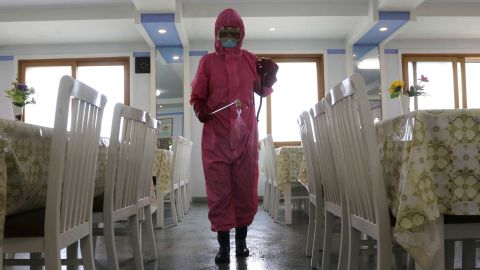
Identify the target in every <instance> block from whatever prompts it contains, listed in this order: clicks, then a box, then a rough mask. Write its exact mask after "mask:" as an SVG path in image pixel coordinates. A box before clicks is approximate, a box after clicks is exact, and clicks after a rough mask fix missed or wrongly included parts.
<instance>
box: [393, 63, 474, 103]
mask: <svg viewBox="0 0 480 270" xmlns="http://www.w3.org/2000/svg"><path fill="white" fill-rule="evenodd" d="M470 59H480V54H402V78H403V81H404V82H405V84H406V86H407V87H410V85H409V76H408V63H409V62H412V63H413V69H414V70H413V76H414V78H413V81H417V78H416V62H452V70H453V84H454V86H453V88H454V89H453V91H454V93H453V97H454V104H455V109H458V108H460V97H459V93H460V91H459V89H458V87H459V80H460V81H461V86H462V89H461V93H462V106H461V107H462V108H463V109H465V108H467V75H466V65H465V63H466V62H467V60H470ZM459 65H460V72H461V76H460V78H459V76H458V75H459V74H458V73H459V72H458V66H459ZM414 102H415V108H418V102H417V97H415V100H414Z"/></svg>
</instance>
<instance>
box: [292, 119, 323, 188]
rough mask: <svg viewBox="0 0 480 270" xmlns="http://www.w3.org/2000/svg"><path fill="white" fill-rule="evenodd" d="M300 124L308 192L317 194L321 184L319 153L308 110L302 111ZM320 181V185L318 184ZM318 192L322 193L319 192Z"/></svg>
mask: <svg viewBox="0 0 480 270" xmlns="http://www.w3.org/2000/svg"><path fill="white" fill-rule="evenodd" d="M297 122H298V126H299V128H300V138H301V140H302V148H303V156H304V158H305V166H306V169H307V179H308V192H309V193H310V194H315V195H316V194H317V190H318V189H317V186H318V188H320V187H321V185H320V171H319V167H318V165H319V164H318V153H317V149H316V147H315V141H314V135H313V131H312V122H311V121H310V115H309V114H308V112H302V113H301V114H300V116H299V117H298V120H297ZM317 183H318V185H317ZM318 194H321V192H319V193H318Z"/></svg>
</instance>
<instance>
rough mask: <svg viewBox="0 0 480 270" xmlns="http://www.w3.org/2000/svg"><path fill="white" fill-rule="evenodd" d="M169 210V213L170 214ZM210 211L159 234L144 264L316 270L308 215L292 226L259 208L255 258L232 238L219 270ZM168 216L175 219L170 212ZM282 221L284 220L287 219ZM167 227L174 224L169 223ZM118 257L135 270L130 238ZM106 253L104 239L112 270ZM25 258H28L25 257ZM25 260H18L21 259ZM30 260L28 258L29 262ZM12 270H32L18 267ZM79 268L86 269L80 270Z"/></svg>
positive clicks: (253, 230) (196, 212)
mask: <svg viewBox="0 0 480 270" xmlns="http://www.w3.org/2000/svg"><path fill="white" fill-rule="evenodd" d="M167 211H168V210H167ZM207 213H208V208H207V205H206V204H204V203H195V204H193V205H192V209H191V210H190V212H189V213H188V215H187V216H186V217H185V218H184V219H183V220H182V222H180V223H179V225H178V226H170V227H168V228H166V229H157V230H156V231H155V235H156V241H157V250H158V260H157V261H148V260H145V262H144V263H145V269H146V270H147V269H152V270H153V269H182V270H183V269H186V270H189V269H229V270H235V269H253V270H262V269H269V270H270V269H271V270H277V269H311V268H310V267H309V265H310V259H309V258H307V257H306V256H305V243H306V237H307V224H308V216H307V215H306V214H305V213H304V211H303V210H297V211H294V212H293V220H294V224H293V225H288V226H286V225H282V224H276V223H274V222H273V220H272V218H270V216H269V215H268V214H267V213H266V212H264V211H263V208H262V207H261V206H259V210H258V213H257V215H256V217H255V220H254V223H253V224H252V226H250V227H249V230H248V238H247V245H248V247H249V249H250V254H251V255H250V257H248V258H247V259H237V258H236V257H235V233H234V231H232V234H231V249H232V251H231V262H230V264H229V265H222V266H220V267H218V266H216V265H215V263H214V260H213V258H214V256H215V254H216V252H217V250H218V243H217V239H216V234H215V233H213V232H211V231H210V222H209V221H208V217H207ZM166 216H167V217H170V215H169V214H168V213H166ZM280 218H282V219H283V216H281V217H280ZM166 223H167V226H168V224H173V221H172V220H168V218H167V222H166ZM116 239H117V245H116V247H117V252H118V256H119V260H120V268H121V269H134V268H135V266H134V265H135V264H134V261H133V258H132V255H131V254H132V253H131V250H130V247H129V243H130V239H129V237H128V236H125V237H120V236H119V237H117V238H116ZM105 253H106V251H105V246H104V243H103V239H102V237H98V241H97V246H96V255H95V258H96V266H97V270H104V269H107V260H106V254H105ZM22 255H23V254H22ZM19 257H22V256H21V255H20V256H17V258H19ZM24 258H28V257H24ZM5 269H7V270H13V269H15V270H19V269H29V268H28V267H23V266H16V267H5ZM80 269H83V268H82V267H80Z"/></svg>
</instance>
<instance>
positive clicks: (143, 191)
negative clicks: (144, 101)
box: [137, 113, 158, 260]
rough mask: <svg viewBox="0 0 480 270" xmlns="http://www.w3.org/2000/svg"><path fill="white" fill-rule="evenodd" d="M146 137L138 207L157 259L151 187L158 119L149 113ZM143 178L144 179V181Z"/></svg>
mask: <svg viewBox="0 0 480 270" xmlns="http://www.w3.org/2000/svg"><path fill="white" fill-rule="evenodd" d="M145 124H146V126H147V131H146V138H145V147H144V152H143V162H142V168H141V169H142V172H141V178H140V181H138V183H139V185H140V188H139V191H140V192H139V196H138V203H137V207H138V209H139V210H140V214H141V216H142V217H143V218H145V225H146V226H145V227H146V230H147V231H146V233H147V239H148V242H149V243H150V245H149V248H148V249H147V252H146V253H147V255H148V256H149V258H151V259H155V260H156V259H157V246H156V243H155V234H154V231H153V220H152V215H153V207H152V202H151V198H150V189H151V185H152V171H153V158H154V156H155V151H156V149H157V124H158V122H157V120H156V119H154V118H152V117H151V115H150V114H149V113H147V115H146V123H145ZM142 180H143V181H142Z"/></svg>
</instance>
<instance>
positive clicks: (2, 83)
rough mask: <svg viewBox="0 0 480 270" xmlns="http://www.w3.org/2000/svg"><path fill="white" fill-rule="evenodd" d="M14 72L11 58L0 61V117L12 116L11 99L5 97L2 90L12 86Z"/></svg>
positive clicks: (10, 117)
mask: <svg viewBox="0 0 480 270" xmlns="http://www.w3.org/2000/svg"><path fill="white" fill-rule="evenodd" d="M14 73H15V72H14V69H13V60H8V61H0V118H6V119H12V117H13V113H12V107H11V105H10V104H11V101H10V99H8V98H7V97H5V92H4V90H6V89H8V88H10V87H12V85H11V83H12V81H13V80H14V79H15V75H14Z"/></svg>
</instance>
